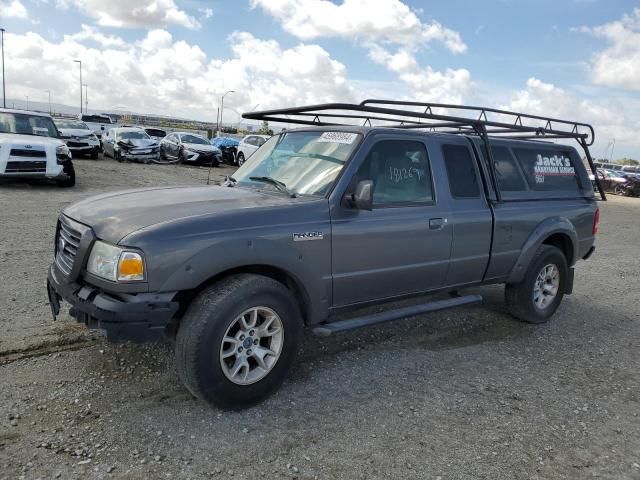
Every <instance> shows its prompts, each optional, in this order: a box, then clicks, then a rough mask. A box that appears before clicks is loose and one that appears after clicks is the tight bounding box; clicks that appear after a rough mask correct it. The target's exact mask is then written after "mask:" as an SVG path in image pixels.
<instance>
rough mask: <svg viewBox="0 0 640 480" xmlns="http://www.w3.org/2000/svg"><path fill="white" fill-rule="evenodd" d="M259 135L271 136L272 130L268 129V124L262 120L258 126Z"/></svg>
mask: <svg viewBox="0 0 640 480" xmlns="http://www.w3.org/2000/svg"><path fill="white" fill-rule="evenodd" d="M269 132H271V133H269ZM258 134H259V135H273V130H271V129H269V122H267V121H266V120H264V121H263V122H262V125H260V130H258Z"/></svg>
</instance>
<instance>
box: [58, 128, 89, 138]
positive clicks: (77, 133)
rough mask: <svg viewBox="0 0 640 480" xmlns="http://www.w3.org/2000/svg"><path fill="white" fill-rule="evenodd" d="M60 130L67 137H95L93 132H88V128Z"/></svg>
mask: <svg viewBox="0 0 640 480" xmlns="http://www.w3.org/2000/svg"><path fill="white" fill-rule="evenodd" d="M58 130H60V133H62V135H64V136H65V137H88V136H89V135H93V130H87V129H86V128H59V129H58Z"/></svg>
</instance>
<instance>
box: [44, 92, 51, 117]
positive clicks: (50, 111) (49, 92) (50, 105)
mask: <svg viewBox="0 0 640 480" xmlns="http://www.w3.org/2000/svg"><path fill="white" fill-rule="evenodd" d="M45 92H47V93H48V94H49V115H51V90H45Z"/></svg>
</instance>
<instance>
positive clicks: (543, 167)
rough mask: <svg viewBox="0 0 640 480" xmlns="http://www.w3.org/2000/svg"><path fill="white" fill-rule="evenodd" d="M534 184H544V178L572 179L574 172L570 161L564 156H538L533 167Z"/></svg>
mask: <svg viewBox="0 0 640 480" xmlns="http://www.w3.org/2000/svg"><path fill="white" fill-rule="evenodd" d="M533 173H534V175H535V177H536V183H544V179H545V177H572V176H575V174H576V171H575V169H574V168H573V167H572V166H571V159H569V158H567V157H565V156H564V155H560V156H559V157H558V156H557V155H554V156H553V157H543V156H542V155H540V154H538V160H537V162H536V164H535V165H534V167H533Z"/></svg>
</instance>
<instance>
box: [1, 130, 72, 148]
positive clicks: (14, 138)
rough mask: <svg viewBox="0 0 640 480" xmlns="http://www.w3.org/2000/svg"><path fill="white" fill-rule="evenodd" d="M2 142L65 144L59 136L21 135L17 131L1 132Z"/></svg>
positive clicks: (43, 144)
mask: <svg viewBox="0 0 640 480" xmlns="http://www.w3.org/2000/svg"><path fill="white" fill-rule="evenodd" d="M0 144H5V145H6V144H9V145H32V146H36V145H38V146H54V147H57V146H59V145H64V142H63V141H62V140H60V139H59V138H52V137H41V136H40V135H20V134H17V133H0Z"/></svg>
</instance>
